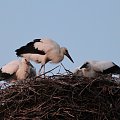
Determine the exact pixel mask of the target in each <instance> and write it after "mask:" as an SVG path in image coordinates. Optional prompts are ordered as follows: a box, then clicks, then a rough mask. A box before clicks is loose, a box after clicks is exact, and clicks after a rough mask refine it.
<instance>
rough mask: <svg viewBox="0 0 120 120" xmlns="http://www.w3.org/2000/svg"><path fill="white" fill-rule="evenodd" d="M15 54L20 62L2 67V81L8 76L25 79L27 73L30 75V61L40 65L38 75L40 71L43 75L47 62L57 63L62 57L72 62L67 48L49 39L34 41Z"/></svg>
mask: <svg viewBox="0 0 120 120" xmlns="http://www.w3.org/2000/svg"><path fill="white" fill-rule="evenodd" d="M15 52H16V55H17V56H19V57H22V60H21V61H12V62H10V63H8V64H7V65H5V66H3V67H2V68H1V71H0V77H1V78H3V79H7V78H9V77H10V76H15V77H14V78H17V79H25V78H26V76H28V74H27V73H30V74H31V72H29V67H30V66H29V65H28V63H30V62H29V61H30V60H32V61H34V62H36V63H41V68H40V70H39V73H40V71H41V70H42V69H43V73H45V64H46V63H47V62H49V61H51V62H52V63H59V62H61V61H62V60H63V59H64V55H66V56H67V57H68V58H69V59H70V60H71V61H72V62H73V60H72V58H71V56H70V55H69V52H68V50H67V48H65V47H60V46H59V44H57V43H56V42H55V41H53V40H51V39H49V38H43V39H34V40H33V41H32V42H29V43H27V44H26V45H25V46H22V47H20V48H19V49H17V50H15ZM73 63H74V62H73ZM12 66H13V67H12ZM25 66H26V67H25ZM20 71H21V72H20ZM26 71H27V73H26ZM13 74H14V75H13Z"/></svg>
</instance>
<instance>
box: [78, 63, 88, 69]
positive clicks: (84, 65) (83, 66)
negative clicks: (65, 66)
mask: <svg viewBox="0 0 120 120" xmlns="http://www.w3.org/2000/svg"><path fill="white" fill-rule="evenodd" d="M87 65H88V63H85V64H83V65H82V66H81V67H80V69H82V68H87V67H88V66H87Z"/></svg>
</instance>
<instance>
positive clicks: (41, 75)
mask: <svg viewBox="0 0 120 120" xmlns="http://www.w3.org/2000/svg"><path fill="white" fill-rule="evenodd" d="M59 66H60V65H58V66H56V67H55V68H53V69H51V70H49V71H47V72H45V73H43V74H41V75H39V76H37V77H35V78H38V77H40V76H43V75H45V74H47V73H49V72H51V71H53V70H55V69H56V68H58V67H59Z"/></svg>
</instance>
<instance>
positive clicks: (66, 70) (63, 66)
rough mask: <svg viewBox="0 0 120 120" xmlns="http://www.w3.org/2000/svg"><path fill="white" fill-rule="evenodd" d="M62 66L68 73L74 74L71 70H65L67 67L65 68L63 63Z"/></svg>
mask: <svg viewBox="0 0 120 120" xmlns="http://www.w3.org/2000/svg"><path fill="white" fill-rule="evenodd" d="M61 65H62V66H63V68H64V70H65V71H66V72H67V73H71V74H73V73H72V72H71V71H70V70H67V69H66V68H65V66H64V65H63V64H62V63H61Z"/></svg>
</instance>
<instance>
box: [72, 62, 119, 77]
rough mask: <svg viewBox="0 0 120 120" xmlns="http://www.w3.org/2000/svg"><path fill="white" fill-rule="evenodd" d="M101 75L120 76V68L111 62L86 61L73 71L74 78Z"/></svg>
mask: <svg viewBox="0 0 120 120" xmlns="http://www.w3.org/2000/svg"><path fill="white" fill-rule="evenodd" d="M99 73H101V74H110V73H112V74H120V67H119V66H118V65H116V64H115V63H114V62H112V61H96V60H93V61H87V62H85V63H84V64H83V65H82V66H81V67H79V68H77V69H76V70H75V71H74V73H73V74H74V75H76V76H81V75H83V76H85V77H95V76H97V75H98V74H99Z"/></svg>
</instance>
